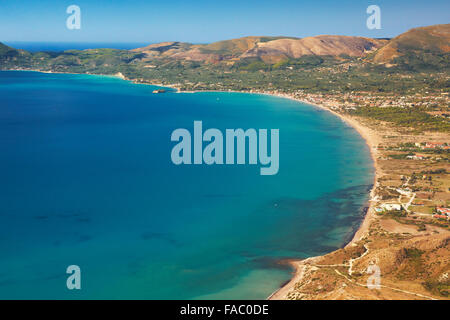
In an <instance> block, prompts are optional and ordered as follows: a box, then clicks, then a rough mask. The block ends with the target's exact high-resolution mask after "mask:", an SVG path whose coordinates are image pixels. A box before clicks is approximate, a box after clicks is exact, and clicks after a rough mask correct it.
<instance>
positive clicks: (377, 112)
mask: <svg viewBox="0 0 450 320" xmlns="http://www.w3.org/2000/svg"><path fill="white" fill-rule="evenodd" d="M350 113H351V114H353V115H358V116H364V117H368V118H373V119H376V120H381V121H387V122H392V123H394V124H396V125H398V126H401V127H408V128H414V129H415V130H416V131H419V132H420V131H425V130H427V131H444V132H450V121H449V120H448V119H443V118H440V117H433V116H432V115H430V114H428V113H426V112H424V111H423V110H421V109H420V108H417V107H414V108H413V107H405V108H399V107H362V108H358V109H356V110H353V111H351V112H350Z"/></svg>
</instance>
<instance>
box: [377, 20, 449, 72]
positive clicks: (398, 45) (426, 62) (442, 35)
mask: <svg viewBox="0 0 450 320" xmlns="http://www.w3.org/2000/svg"><path fill="white" fill-rule="evenodd" d="M449 53H450V24H441V25H434V26H429V27H421V28H415V29H411V30H409V31H407V32H405V33H402V34H401V35H399V36H397V37H395V38H394V39H392V40H391V41H389V42H388V43H387V44H386V45H385V46H384V47H382V48H380V49H379V50H378V51H377V52H376V53H375V54H374V55H373V56H372V57H371V59H372V61H373V62H376V63H380V64H387V65H390V64H396V65H400V66H403V67H409V68H412V69H423V68H427V67H428V68H430V67H438V68H439V67H448V65H449Z"/></svg>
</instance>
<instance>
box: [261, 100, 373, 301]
mask: <svg viewBox="0 0 450 320" xmlns="http://www.w3.org/2000/svg"><path fill="white" fill-rule="evenodd" d="M266 94H267V93H266ZM268 95H271V96H275V97H282V98H286V99H291V100H295V101H298V102H301V103H304V104H307V105H310V106H312V107H316V108H319V109H321V110H325V111H328V112H331V113H332V114H334V115H335V116H337V117H339V118H340V119H341V120H342V121H344V122H345V123H346V124H347V125H349V126H351V127H352V128H353V129H354V130H356V131H357V132H358V134H359V135H360V136H361V137H362V138H363V139H364V141H365V143H366V145H367V146H368V147H369V151H370V156H371V158H372V162H373V166H374V182H373V186H372V189H371V190H370V193H369V194H370V199H369V201H368V206H367V212H366V214H365V216H364V219H363V221H362V222H361V224H360V226H359V227H358V229H357V230H356V232H355V233H354V235H353V237H352V239H351V240H350V242H349V243H347V244H346V245H345V246H344V248H347V247H349V246H352V245H355V243H356V242H358V241H360V240H361V239H363V238H364V237H365V236H366V235H367V233H368V231H369V226H370V224H371V222H372V221H373V219H374V218H375V216H374V206H373V200H374V198H375V189H376V186H377V181H378V179H379V178H380V176H381V169H380V167H379V165H378V163H377V157H378V150H377V145H378V144H379V141H380V137H379V136H378V134H377V133H376V132H375V131H373V130H372V129H370V128H368V127H367V126H365V125H364V124H362V123H360V122H359V121H358V120H356V119H355V118H352V117H350V116H346V115H343V114H340V113H338V112H336V111H334V110H332V109H330V108H328V107H326V106H324V105H319V104H313V103H311V102H309V101H304V100H300V99H297V98H295V97H291V96H289V95H287V94H286V95H285V94H283V95H279V94H268ZM332 252H334V251H332ZM332 252H328V253H326V254H330V253H332ZM326 254H324V255H326ZM324 255H320V256H314V257H309V258H306V259H292V260H289V261H288V263H289V264H290V265H291V267H293V268H294V271H293V273H292V278H291V280H290V281H289V282H288V283H286V284H284V285H282V286H281V287H280V288H279V289H277V290H276V291H274V292H273V293H272V294H271V295H270V296H269V297H268V298H267V300H286V297H287V294H288V293H289V292H290V291H291V290H292V289H293V288H294V287H295V284H296V283H297V282H299V281H300V280H301V279H302V278H303V273H304V266H303V264H304V263H305V262H313V261H314V260H317V259H319V258H321V257H323V256H324Z"/></svg>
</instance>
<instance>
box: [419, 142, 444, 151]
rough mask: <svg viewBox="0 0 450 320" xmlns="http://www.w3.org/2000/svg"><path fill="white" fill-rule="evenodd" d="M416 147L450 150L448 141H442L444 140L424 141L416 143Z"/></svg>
mask: <svg viewBox="0 0 450 320" xmlns="http://www.w3.org/2000/svg"><path fill="white" fill-rule="evenodd" d="M415 145H416V147H419V148H420V149H422V150H434V149H444V150H450V146H449V145H448V143H442V142H425V143H424V144H423V143H418V142H416V143H415Z"/></svg>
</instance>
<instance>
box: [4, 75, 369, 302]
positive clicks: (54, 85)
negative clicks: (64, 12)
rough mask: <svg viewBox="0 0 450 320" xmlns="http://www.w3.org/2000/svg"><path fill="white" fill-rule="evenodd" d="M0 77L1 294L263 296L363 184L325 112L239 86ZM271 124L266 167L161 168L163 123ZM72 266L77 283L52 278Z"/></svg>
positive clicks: (359, 158)
mask: <svg viewBox="0 0 450 320" xmlns="http://www.w3.org/2000/svg"><path fill="white" fill-rule="evenodd" d="M154 88H155V87H152V86H148V85H138V84H132V83H130V82H127V81H123V80H120V79H117V78H113V77H103V76H88V75H68V74H41V73H36V72H0V181H1V183H0V256H1V259H0V298H1V299H4V298H8V299H9V298H31V299H36V298H43V299H47V298H58V299H71V298H74V299H77V298H88V299H91V298H138V299H141V298H147V299H164V298H173V299H174V298H179V299H183V298H186V299H195V298H214V299H215V298H226V299H228V298H243V299H250V298H251V299H263V298H266V297H267V296H268V295H269V294H270V293H272V292H273V291H274V290H275V289H276V288H278V287H279V286H280V285H281V284H282V283H283V282H285V281H286V280H288V279H289V278H290V272H291V270H290V269H289V268H287V267H286V266H284V265H282V264H280V263H279V261H280V259H283V258H304V257H308V256H313V255H318V254H323V253H326V252H329V251H331V250H334V249H336V248H338V247H341V246H342V245H344V244H345V243H346V241H348V240H349V239H350V238H351V236H352V235H353V232H354V231H355V228H357V227H358V226H359V224H360V222H361V219H362V218H363V213H362V208H363V207H364V206H365V204H366V202H367V200H368V189H369V188H370V185H371V183H372V181H373V167H372V162H371V160H370V156H369V150H368V147H367V146H366V145H365V143H364V141H363V140H362V138H361V137H360V136H359V135H358V134H357V133H356V132H355V131H354V130H353V129H352V128H350V127H349V126H348V125H346V124H345V123H343V122H342V121H341V120H340V119H339V118H337V117H335V116H334V115H332V114H330V113H328V112H326V111H323V110H319V109H317V108H314V107H312V106H308V105H303V104H301V103H298V102H295V101H291V100H287V99H281V98H276V97H271V96H265V95H250V94H240V93H195V94H192V93H174V92H169V93H165V94H152V91H153V90H154ZM194 120H202V121H203V126H204V128H218V129H221V130H223V131H225V129H227V128H230V129H233V128H244V129H248V128H267V129H271V128H279V129H280V171H279V173H278V174H277V175H275V176H261V175H259V166H254V165H253V166H251V165H241V166H238V165H228V166H227V165H222V166H206V165H200V166H193V165H192V166H186V165H185V166H175V165H174V164H172V162H171V160H170V152H171V148H172V147H173V145H174V143H172V142H171V141H170V135H171V132H172V131H173V130H174V129H176V128H188V129H190V130H191V131H192V126H193V121H194ZM72 264H75V265H79V266H80V267H81V272H82V289H81V290H80V291H69V290H68V289H67V288H66V278H67V276H68V275H66V273H65V271H66V268H67V266H69V265H72Z"/></svg>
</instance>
